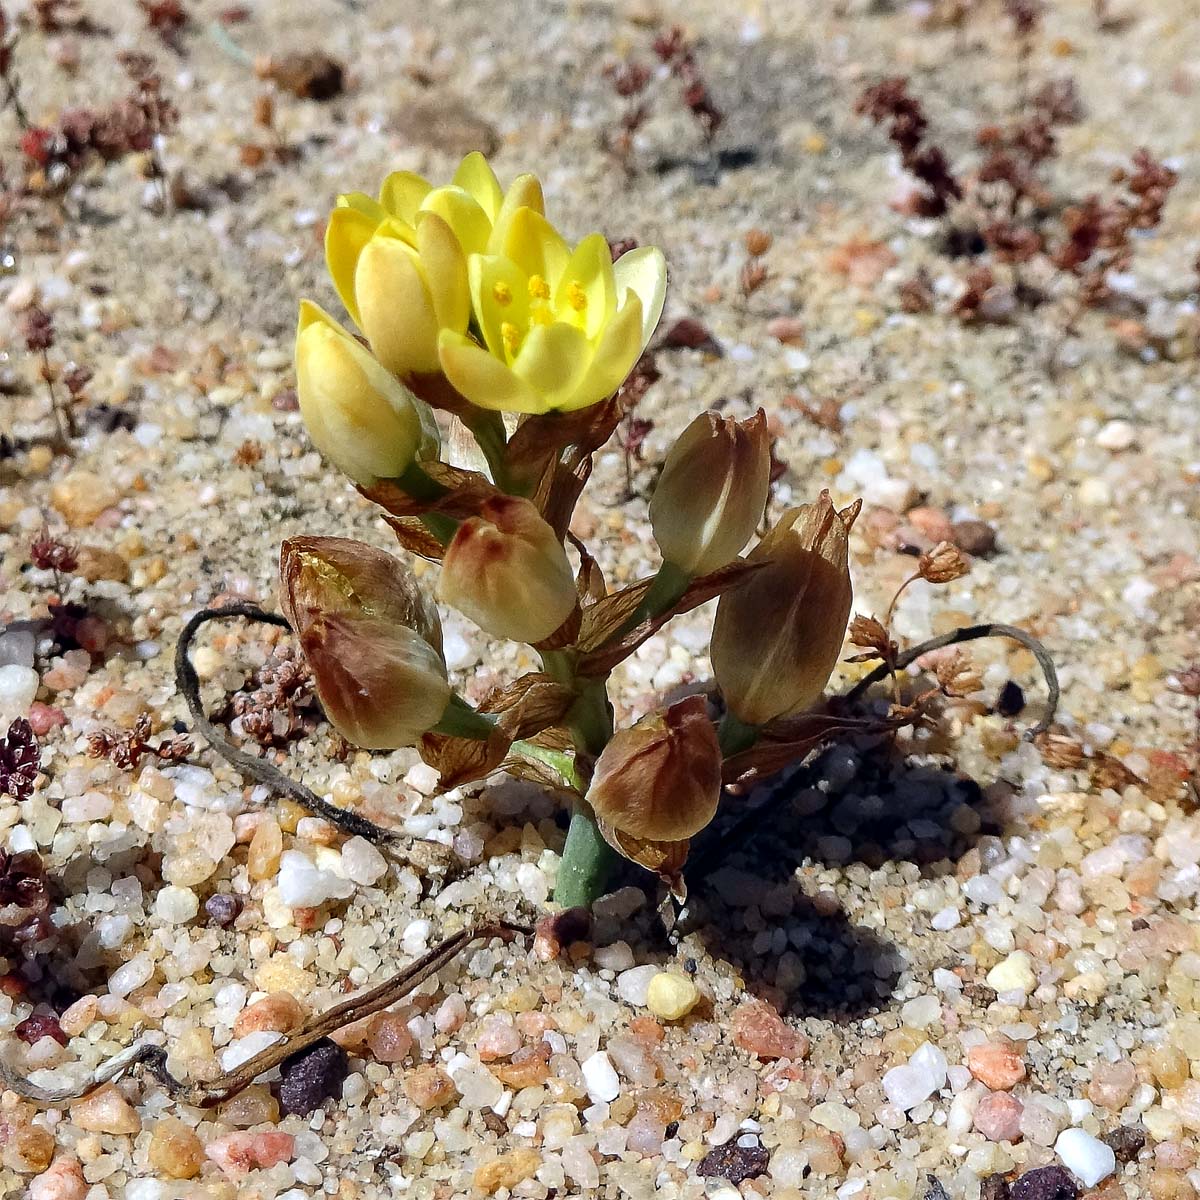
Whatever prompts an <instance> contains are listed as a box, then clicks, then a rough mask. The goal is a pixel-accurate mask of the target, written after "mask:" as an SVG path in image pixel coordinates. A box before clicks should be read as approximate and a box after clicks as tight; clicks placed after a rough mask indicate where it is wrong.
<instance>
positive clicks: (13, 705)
mask: <svg viewBox="0 0 1200 1200" xmlns="http://www.w3.org/2000/svg"><path fill="white" fill-rule="evenodd" d="M39 683H41V680H40V679H39V678H38V673H37V672H36V671H35V670H34V669H33V668H32V667H22V666H20V665H19V664H18V663H9V664H8V666H6V667H0V717H2V718H4V719H5V720H11V719H12V718H13V717H23V716H24V715H25V714H26V713H27V712H28V711H29V706H30V705H31V704H32V703H33V699H34V697H35V696H36V695H37V690H38V684H39Z"/></svg>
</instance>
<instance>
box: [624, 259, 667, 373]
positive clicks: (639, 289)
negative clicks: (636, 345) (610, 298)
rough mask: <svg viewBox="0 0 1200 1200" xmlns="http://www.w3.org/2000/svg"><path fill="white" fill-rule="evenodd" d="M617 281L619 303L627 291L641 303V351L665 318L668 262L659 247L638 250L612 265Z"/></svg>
mask: <svg viewBox="0 0 1200 1200" xmlns="http://www.w3.org/2000/svg"><path fill="white" fill-rule="evenodd" d="M613 274H614V275H615V276H616V280H617V302H618V303H620V302H621V300H622V299H623V297H624V295H625V293H626V291H630V292H636V293H637V296H638V298H639V299H640V300H641V302H642V349H643V350H644V349H645V348H646V343H647V342H649V340H650V335H651V334H652V333H653V332H654V330H655V327H656V326H657V325H658V320H659V318H660V317H661V316H662V310H663V301H664V300H665V299H666V296H667V260H666V259H665V258H664V257H663V252H662V251H661V250H660V249H659V248H658V247H657V246H639V247H638V248H637V249H636V250H630V251H629V253H628V254H622V255H621V257H620V258H618V259H617V261H616V262H615V263H613Z"/></svg>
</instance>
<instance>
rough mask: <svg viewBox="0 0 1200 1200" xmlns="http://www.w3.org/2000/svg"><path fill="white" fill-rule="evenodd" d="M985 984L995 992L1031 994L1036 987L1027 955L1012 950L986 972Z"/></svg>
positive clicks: (1020, 951) (1035, 977)
mask: <svg viewBox="0 0 1200 1200" xmlns="http://www.w3.org/2000/svg"><path fill="white" fill-rule="evenodd" d="M1009 944H1010V945H1011V944H1012V943H1011V942H1010V943H1009ZM987 984H988V987H990V988H994V989H995V990H996V991H997V992H1025V993H1029V992H1032V991H1033V990H1034V988H1036V987H1037V976H1036V975H1034V973H1033V966H1032V964H1031V963H1030V961H1029V955H1028V954H1026V953H1025V951H1024V950H1014V951H1013V952H1012V954H1010V955H1009V956H1008V957H1007V958H1006V959H1004V960H1003V961H1002V962H999V963H997V964H996V965H995V966H994V967H993V968H992V969H991V970H990V971H989V972H988V974H987Z"/></svg>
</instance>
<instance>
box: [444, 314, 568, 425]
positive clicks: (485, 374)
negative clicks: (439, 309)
mask: <svg viewBox="0 0 1200 1200" xmlns="http://www.w3.org/2000/svg"><path fill="white" fill-rule="evenodd" d="M438 352H439V354H440V357H441V362H442V373H443V374H444V375H445V376H446V378H447V379H448V380H449V381H450V382H451V384H453V386H454V387H455V388H456V389H457V390H458V391H459V392H460V393H461V394H462V395H464V396H466V398H467V399H468V400H470V401H471V403H472V404H477V405H478V406H479V407H480V408H492V409H496V410H498V411H502V412H523V413H541V412H545V411H546V405H545V404H543V403H542V401H541V398H540V397H539V396H538V394H537V393H536V392H535V391H534V390H533V389H532V388H531V387H530V386H529V385H528V384H527V383H526V382H525V381H524V380H523V379H522V378H521V377H520V376H519V375H516V374H514V372H513V371H512V369H511V368H510V367H507V366H505V364H504V363H502V362H501V361H500V360H499V359H498V358H496V357H495V356H494V355H492V354H489V353H488V352H487V351H486V350H485V349H483V347H482V346H477V345H476V344H475V343H474V342H473V341H471V339H470V338H468V337H464V336H463V335H462V334H461V333H454V332H453V331H451V330H449V329H443V330H442V332H441V334H440V336H439V337H438Z"/></svg>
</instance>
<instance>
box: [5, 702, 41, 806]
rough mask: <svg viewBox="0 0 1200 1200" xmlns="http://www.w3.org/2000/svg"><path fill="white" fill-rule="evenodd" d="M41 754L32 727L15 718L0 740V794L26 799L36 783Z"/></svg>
mask: <svg viewBox="0 0 1200 1200" xmlns="http://www.w3.org/2000/svg"><path fill="white" fill-rule="evenodd" d="M41 762H42V753H41V749H40V748H39V746H38V742H37V738H36V737H35V736H34V733H33V726H32V725H30V723H29V722H28V721H27V720H25V718H24V717H18V718H17V719H16V720H15V721H13V722H12V723H11V724H10V725H9V727H8V732H7V733H6V734H5V735H4V738H3V739H2V740H0V793H5V794H7V795H9V796H12V797H13V799H15V800H28V799H29V797H30V796H32V795H33V785H34V784H35V783H36V782H37V776H38V769H39V768H40V766H41Z"/></svg>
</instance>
